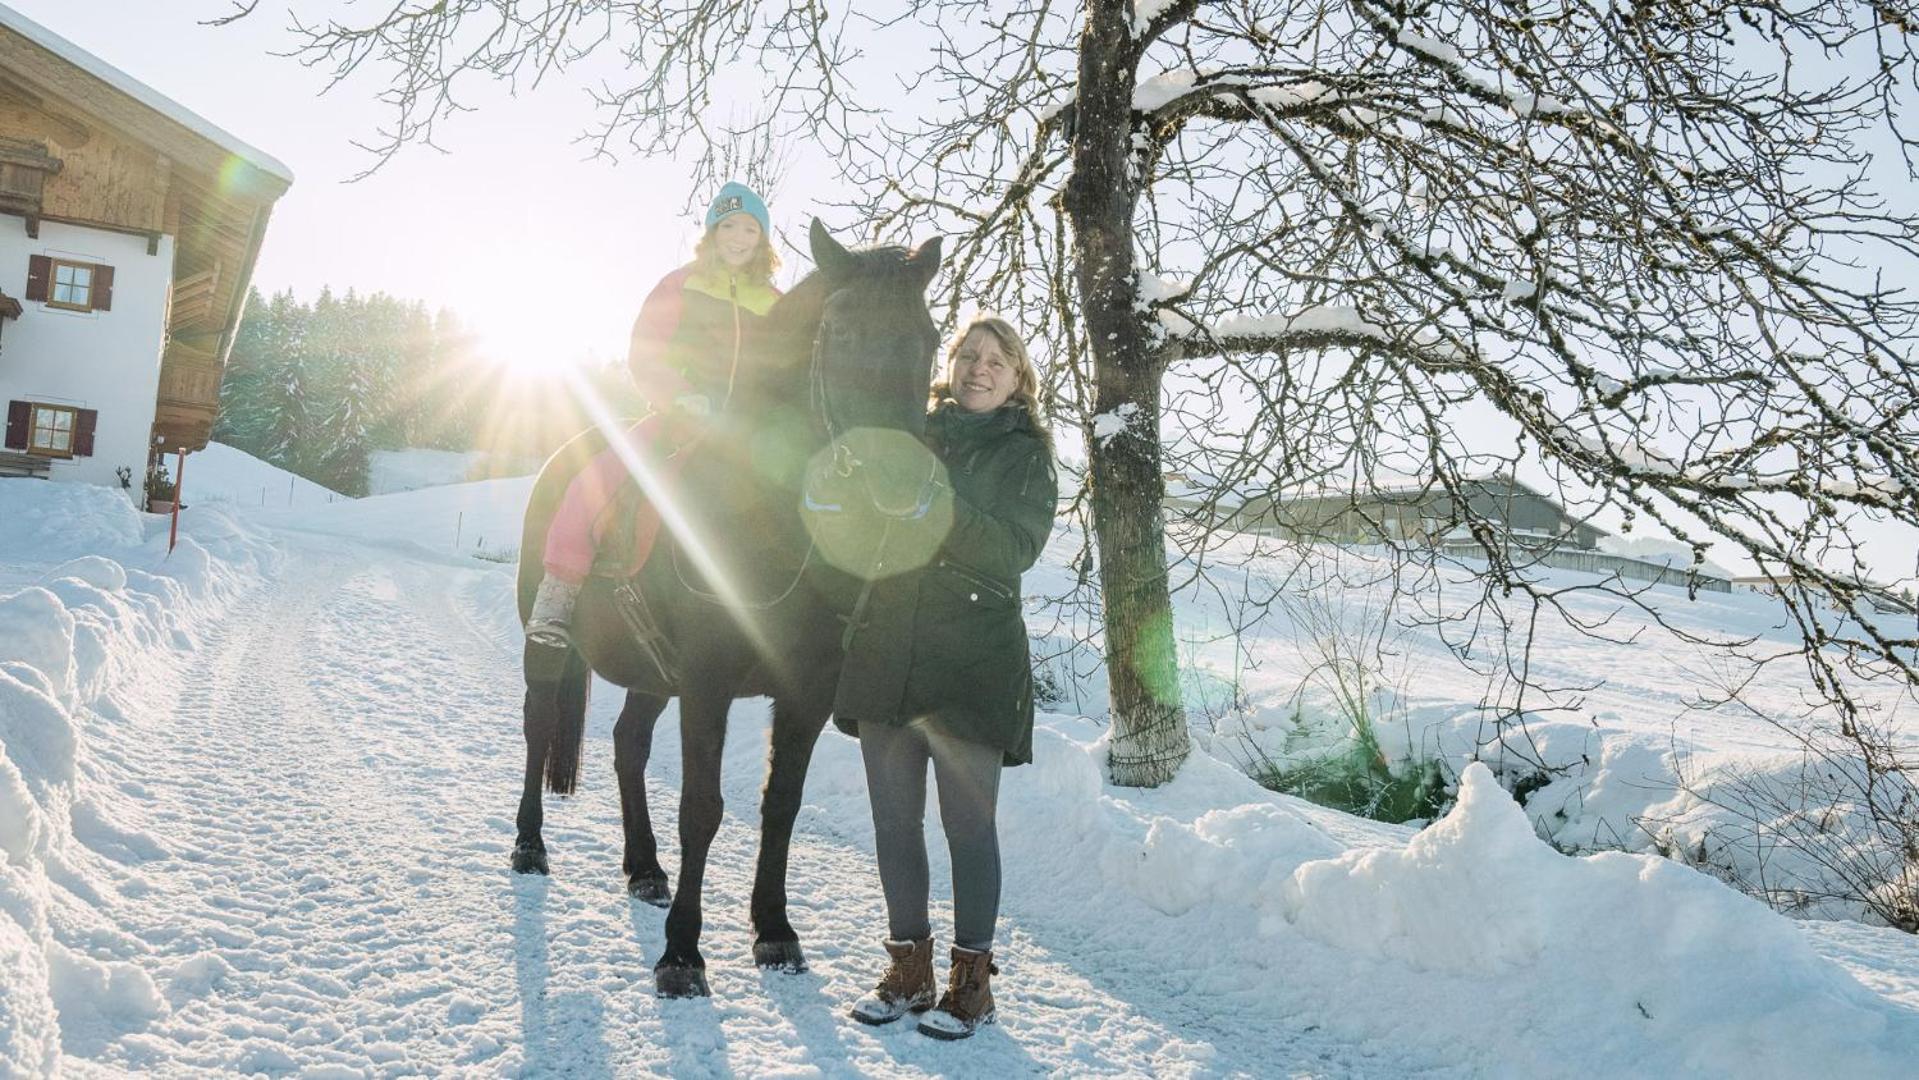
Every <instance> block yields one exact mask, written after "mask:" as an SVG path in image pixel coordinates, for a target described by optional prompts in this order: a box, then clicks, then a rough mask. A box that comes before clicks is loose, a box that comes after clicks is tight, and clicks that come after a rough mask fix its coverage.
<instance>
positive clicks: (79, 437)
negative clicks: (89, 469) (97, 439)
mask: <svg viewBox="0 0 1919 1080" xmlns="http://www.w3.org/2000/svg"><path fill="white" fill-rule="evenodd" d="M99 419H100V410H98V409H81V410H79V415H78V416H77V417H75V419H74V421H73V456H74V457H92V456H93V428H94V425H95V423H97V422H98V421H99Z"/></svg>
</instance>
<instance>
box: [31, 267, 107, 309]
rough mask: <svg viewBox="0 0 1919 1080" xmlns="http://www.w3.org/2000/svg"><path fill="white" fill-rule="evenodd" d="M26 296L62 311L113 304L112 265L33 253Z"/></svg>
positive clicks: (103, 307) (99, 307) (102, 307)
mask: <svg viewBox="0 0 1919 1080" xmlns="http://www.w3.org/2000/svg"><path fill="white" fill-rule="evenodd" d="M27 299H28V300H38V301H40V302H41V303H44V304H46V305H47V306H48V307H50V308H59V309H60V310H62V311H108V310H111V309H112V307H113V267H111V266H107V265H105V264H103V263H89V262H78V261H76V260H73V259H58V258H54V257H53V256H51V255H34V256H32V257H30V258H29V259H28V260H27Z"/></svg>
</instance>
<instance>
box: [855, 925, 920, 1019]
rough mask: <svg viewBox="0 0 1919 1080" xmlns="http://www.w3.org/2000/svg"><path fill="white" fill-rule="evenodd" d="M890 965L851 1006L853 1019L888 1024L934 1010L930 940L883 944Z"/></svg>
mask: <svg viewBox="0 0 1919 1080" xmlns="http://www.w3.org/2000/svg"><path fill="white" fill-rule="evenodd" d="M885 945H886V953H887V955H888V956H891V957H892V958H893V963H892V964H891V966H889V967H888V968H887V969H886V974H884V975H882V976H880V981H879V985H878V986H875V987H874V988H873V990H872V992H871V993H869V994H867V995H866V996H865V997H863V998H861V999H859V1000H858V1001H856V1002H854V1003H853V1013H852V1015H853V1019H855V1020H858V1021H859V1022H860V1023H862V1024H890V1023H892V1022H893V1021H895V1020H898V1019H899V1018H900V1017H902V1016H905V1015H906V1014H907V1013H909V1012H925V1011H926V1010H928V1009H930V1008H932V1007H933V987H934V982H933V939H932V938H930V937H926V938H921V939H919V940H918V941H888V942H885Z"/></svg>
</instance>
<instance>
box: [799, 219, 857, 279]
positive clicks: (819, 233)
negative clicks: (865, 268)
mask: <svg viewBox="0 0 1919 1080" xmlns="http://www.w3.org/2000/svg"><path fill="white" fill-rule="evenodd" d="M807 241H808V243H809V246H811V247H812V249H813V265H814V266H817V267H819V269H820V273H822V274H825V275H826V276H827V277H828V278H836V277H841V276H843V275H844V274H845V273H846V272H847V271H849V270H851V269H852V267H853V255H852V253H851V252H849V251H847V250H846V248H845V247H843V246H841V244H840V242H839V241H838V240H835V239H833V234H832V233H829V232H827V231H826V226H825V225H824V224H822V223H821V222H820V219H819V218H814V219H813V228H812V229H811V230H810V231H809V232H808V233H807Z"/></svg>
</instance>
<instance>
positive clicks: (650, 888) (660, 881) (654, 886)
mask: <svg viewBox="0 0 1919 1080" xmlns="http://www.w3.org/2000/svg"><path fill="white" fill-rule="evenodd" d="M626 895H628V896H630V897H632V898H633V899H635V900H641V901H644V902H646V903H649V904H652V905H653V906H654V907H660V908H663V907H672V906H673V890H672V889H671V888H669V887H667V884H666V874H664V873H659V874H630V875H628V876H627V879H626Z"/></svg>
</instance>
